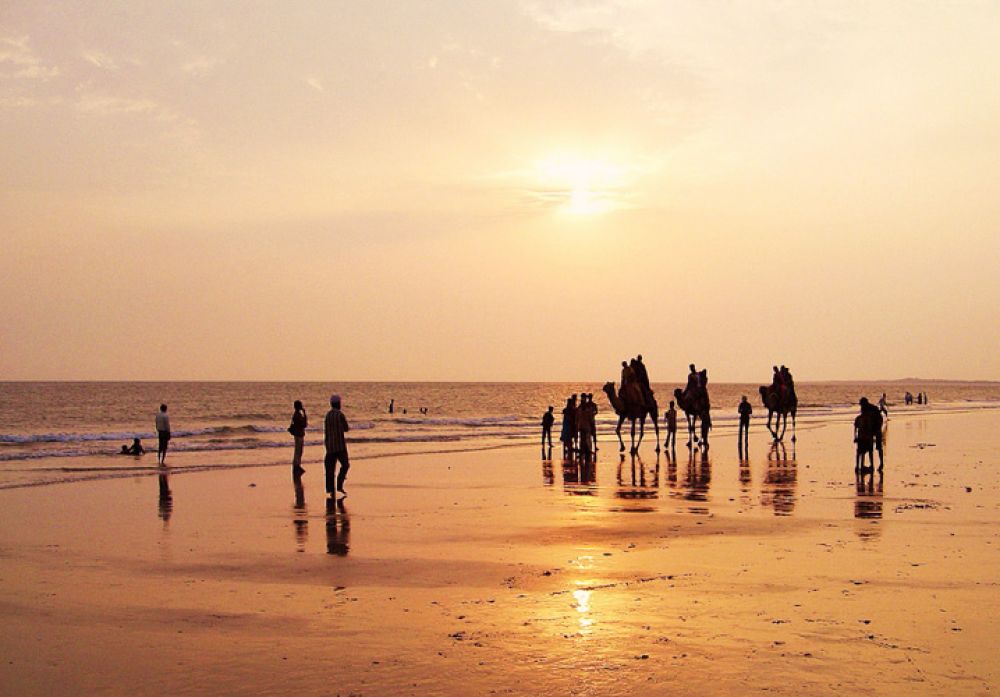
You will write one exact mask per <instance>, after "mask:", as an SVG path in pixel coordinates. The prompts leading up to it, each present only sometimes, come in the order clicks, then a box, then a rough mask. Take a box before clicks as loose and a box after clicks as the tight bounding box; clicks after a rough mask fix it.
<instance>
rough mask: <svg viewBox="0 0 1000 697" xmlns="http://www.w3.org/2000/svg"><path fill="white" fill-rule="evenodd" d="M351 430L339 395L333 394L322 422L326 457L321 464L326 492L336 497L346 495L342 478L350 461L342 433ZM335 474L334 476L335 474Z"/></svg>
mask: <svg viewBox="0 0 1000 697" xmlns="http://www.w3.org/2000/svg"><path fill="white" fill-rule="evenodd" d="M349 430H351V427H350V426H349V425H348V424H347V417H346V416H344V412H342V411H341V410H340V395H339V394H335V395H333V396H331V397H330V411H328V412H327V413H326V420H325V421H324V423H323V435H324V438H323V443H324V445H325V446H326V458H325V459H324V461H323V465H324V467H325V468H326V493H327V494H329V495H330V496H331V497H333V498H336V496H337V493H336V492H338V491H339V492H340V493H341V494H343V495H344V496H347V492H346V491H344V480H345V479H346V478H347V470H349V469H351V463H350V462H349V461H348V459H347V441H345V440H344V434H345V433H347V432H348V431H349ZM338 461H340V474H339V475H337V462H338ZM335 475H336V476H335Z"/></svg>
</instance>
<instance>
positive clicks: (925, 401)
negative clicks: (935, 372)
mask: <svg viewBox="0 0 1000 697" xmlns="http://www.w3.org/2000/svg"><path fill="white" fill-rule="evenodd" d="M923 394H924V406H925V407H926V406H927V405H928V404H930V400H928V399H927V393H926V392H924V393H923Z"/></svg>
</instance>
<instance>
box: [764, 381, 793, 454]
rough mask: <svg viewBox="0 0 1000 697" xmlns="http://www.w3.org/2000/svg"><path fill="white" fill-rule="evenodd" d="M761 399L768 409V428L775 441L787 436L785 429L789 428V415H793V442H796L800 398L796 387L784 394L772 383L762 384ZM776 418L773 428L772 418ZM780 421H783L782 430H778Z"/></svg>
mask: <svg viewBox="0 0 1000 697" xmlns="http://www.w3.org/2000/svg"><path fill="white" fill-rule="evenodd" d="M760 401H761V402H762V403H763V404H764V408H765V409H767V430H768V431H770V432H771V436H772V437H773V438H774V440H775V441H780V440H782V439H784V437H785V429H786V428H788V415H789V414H791V415H792V442H793V443H794V442H795V412H796V411H798V408H799V399H798V397H796V396H795V388H791V389H789V390H788V391H787V393H786V394H785V395H784V396H782V395H781V394H780V393H779V392H777V391H776V390H774V389H773V388H772V387H771V386H770V385H761V386H760ZM776 414H777V418H775V419H774V428H771V419H772V418H774V417H775V415H776ZM778 422H781V432H780V433H779V432H778Z"/></svg>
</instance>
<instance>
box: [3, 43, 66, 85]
mask: <svg viewBox="0 0 1000 697" xmlns="http://www.w3.org/2000/svg"><path fill="white" fill-rule="evenodd" d="M57 75H59V68H58V67H57V66H55V65H46V64H45V63H44V62H43V61H42V60H41V59H40V58H39V57H38V56H37V55H35V53H34V51H33V50H32V48H31V40H30V39H29V37H27V36H17V37H11V36H6V37H2V38H0V77H3V78H13V79H18V80H49V79H51V78H54V77H55V76H57Z"/></svg>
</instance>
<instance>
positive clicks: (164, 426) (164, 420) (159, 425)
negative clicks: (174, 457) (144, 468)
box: [156, 404, 170, 465]
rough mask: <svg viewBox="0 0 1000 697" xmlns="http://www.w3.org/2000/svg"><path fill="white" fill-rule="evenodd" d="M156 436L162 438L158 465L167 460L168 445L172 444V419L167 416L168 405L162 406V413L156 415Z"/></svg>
mask: <svg viewBox="0 0 1000 697" xmlns="http://www.w3.org/2000/svg"><path fill="white" fill-rule="evenodd" d="M156 435H157V436H159V438H160V447H159V449H158V450H157V451H156V462H157V464H160V465H162V464H164V463H165V462H166V460H167V444H168V443H169V442H170V417H169V416H167V405H166V404H161V405H160V413H159V414H157V415H156Z"/></svg>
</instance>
